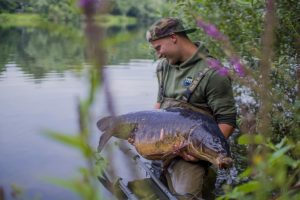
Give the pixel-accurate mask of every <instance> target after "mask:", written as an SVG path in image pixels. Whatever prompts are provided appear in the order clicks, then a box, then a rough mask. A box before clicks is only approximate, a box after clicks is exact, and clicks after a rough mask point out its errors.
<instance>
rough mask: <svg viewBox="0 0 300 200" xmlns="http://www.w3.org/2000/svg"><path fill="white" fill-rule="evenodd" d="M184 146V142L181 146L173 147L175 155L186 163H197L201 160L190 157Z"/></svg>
mask: <svg viewBox="0 0 300 200" xmlns="http://www.w3.org/2000/svg"><path fill="white" fill-rule="evenodd" d="M183 146H184V142H183V141H182V142H181V143H180V144H176V145H174V146H173V149H174V154H175V155H178V156H180V157H182V158H183V159H184V160H185V161H189V162H197V161H199V160H200V159H198V158H196V157H194V156H192V155H190V154H189V153H188V152H187V151H186V148H182V147H183Z"/></svg>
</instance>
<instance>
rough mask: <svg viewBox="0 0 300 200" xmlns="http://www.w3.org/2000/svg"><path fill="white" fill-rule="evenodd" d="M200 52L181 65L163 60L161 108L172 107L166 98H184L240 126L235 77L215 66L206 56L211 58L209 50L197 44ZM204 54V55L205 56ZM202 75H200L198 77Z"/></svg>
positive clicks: (160, 65) (159, 72)
mask: <svg viewBox="0 0 300 200" xmlns="http://www.w3.org/2000/svg"><path fill="white" fill-rule="evenodd" d="M196 45H197V46H198V51H197V52H196V53H195V54H194V55H193V56H192V57H191V58H189V59H188V60H186V61H185V62H183V63H181V64H180V65H171V64H169V63H168V61H167V59H162V60H161V61H160V62H159V63H158V65H157V69H156V74H157V77H158V80H159V91H158V97H157V102H159V103H161V108H166V107H169V106H170V105H169V104H168V103H166V102H167V101H166V100H169V99H172V100H175V101H184V102H187V103H189V104H191V105H192V106H194V107H197V108H200V109H203V110H206V111H208V112H209V113H210V114H211V115H212V116H213V117H214V119H215V120H216V122H217V123H225V124H229V125H232V126H234V127H236V108H235V101H234V98H233V92H232V86H231V79H230V78H229V77H228V76H225V75H221V74H220V73H219V72H218V71H217V70H214V69H211V68H209V67H208V66H207V64H206V62H205V61H204V60H203V59H202V58H203V55H204V56H206V57H210V56H209V54H208V51H207V49H206V48H205V47H204V46H203V45H201V44H200V43H196ZM201 55H202V56H201ZM199 72H200V73H201V77H200V82H199V83H197V85H196V87H195V89H194V91H192V94H191V95H190V96H189V98H188V99H186V92H187V89H188V88H189V87H190V85H191V84H192V83H193V80H195V79H196V78H197V77H198V76H199V75H198V74H199ZM198 78H199V77H198Z"/></svg>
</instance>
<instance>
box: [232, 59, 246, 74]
mask: <svg viewBox="0 0 300 200" xmlns="http://www.w3.org/2000/svg"><path fill="white" fill-rule="evenodd" d="M229 63H230V64H231V65H232V66H233V69H234V71H235V72H236V73H237V74H238V75H239V76H241V77H243V76H245V71H244V68H243V64H242V63H241V62H240V59H239V58H238V57H232V58H230V60H229Z"/></svg>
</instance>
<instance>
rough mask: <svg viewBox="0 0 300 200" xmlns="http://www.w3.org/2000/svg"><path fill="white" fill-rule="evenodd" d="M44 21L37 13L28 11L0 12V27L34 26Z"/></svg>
mask: <svg viewBox="0 0 300 200" xmlns="http://www.w3.org/2000/svg"><path fill="white" fill-rule="evenodd" d="M43 21H45V19H43V18H42V17H41V16H40V15H38V14H30V13H14V14H9V13H3V14H0V26H1V27H18V26H19V27H36V26H39V24H40V23H42V22H43Z"/></svg>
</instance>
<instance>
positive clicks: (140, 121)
mask: <svg viewBox="0 0 300 200" xmlns="http://www.w3.org/2000/svg"><path fill="white" fill-rule="evenodd" d="M97 126H98V128H99V129H100V130H101V131H102V132H103V134H102V136H101V137H100V141H99V146H98V151H99V152H100V151H101V150H102V149H103V147H104V145H105V144H106V143H107V141H108V140H109V139H110V137H111V136H114V137H117V138H120V139H125V140H127V139H129V138H130V139H132V140H133V141H134V143H133V145H134V146H135V148H136V150H137V152H138V153H139V154H140V155H141V156H143V157H144V158H146V159H150V160H167V159H170V158H171V157H174V154H176V153H174V152H178V151H183V150H184V151H187V152H188V153H189V154H190V155H193V156H194V157H197V158H199V159H201V160H206V161H209V162H210V163H212V164H214V165H215V166H216V167H218V168H227V167H229V166H230V165H231V164H232V162H233V160H232V158H231V156H230V150H229V145H228V143H227V141H226V139H225V137H224V136H223V134H222V132H221V131H220V129H219V127H218V125H217V123H216V122H215V121H214V120H213V119H212V118H211V117H210V116H207V115H204V114H201V113H199V112H195V111H191V110H188V109H183V108H168V109H161V110H153V111H140V112H134V113H129V114H124V115H120V116H116V117H104V118H102V119H100V120H99V121H98V122H97Z"/></svg>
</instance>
